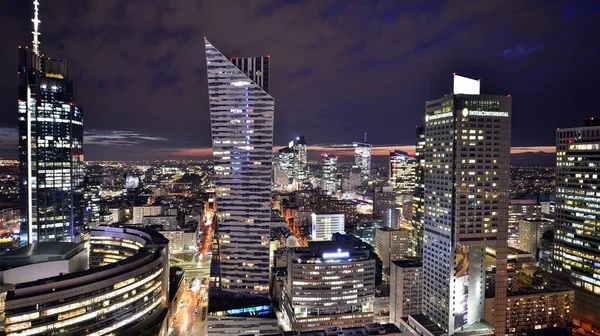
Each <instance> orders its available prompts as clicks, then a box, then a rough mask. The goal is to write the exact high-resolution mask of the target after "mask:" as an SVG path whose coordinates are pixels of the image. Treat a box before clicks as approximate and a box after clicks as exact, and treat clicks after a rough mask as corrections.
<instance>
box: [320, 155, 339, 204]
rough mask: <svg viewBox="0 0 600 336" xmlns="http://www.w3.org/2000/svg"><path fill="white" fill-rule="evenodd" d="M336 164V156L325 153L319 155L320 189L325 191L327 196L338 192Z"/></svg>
mask: <svg viewBox="0 0 600 336" xmlns="http://www.w3.org/2000/svg"><path fill="white" fill-rule="evenodd" d="M337 162H338V158H337V156H333V155H329V154H327V153H323V154H321V170H322V177H321V189H323V190H324V191H326V192H327V194H328V195H332V194H334V193H336V192H337V190H338V187H337V184H338V181H337V176H336V174H337Z"/></svg>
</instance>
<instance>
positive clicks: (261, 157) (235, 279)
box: [204, 40, 275, 295]
mask: <svg viewBox="0 0 600 336" xmlns="http://www.w3.org/2000/svg"><path fill="white" fill-rule="evenodd" d="M204 46H205V50H206V67H207V77H208V96H209V103H210V104H209V106H210V121H211V133H212V143H213V158H214V167H215V168H214V169H215V177H214V180H215V194H216V219H217V229H216V237H217V246H218V256H217V258H216V263H217V265H218V267H215V268H213V271H214V272H215V273H216V274H213V275H215V276H216V277H218V280H217V283H218V284H219V285H220V287H221V288H222V289H224V290H230V291H234V292H245V293H255V294H261V295H263V294H264V295H266V294H267V293H268V290H269V224H270V221H271V184H270V181H271V157H272V150H273V113H274V106H275V100H274V99H273V97H272V96H271V95H269V93H268V92H267V89H268V88H263V87H261V86H260V85H259V84H257V83H256V82H254V81H253V80H252V79H251V78H250V77H248V76H247V75H246V73H248V71H250V72H251V73H254V72H257V71H260V72H261V78H263V83H268V80H266V79H267V78H268V72H269V67H268V64H269V63H268V60H266V61H261V62H256V61H255V62H253V63H244V64H245V67H246V68H244V71H242V70H240V69H239V68H238V67H236V65H235V64H234V63H232V62H231V61H230V60H228V59H227V57H225V56H223V54H222V53H221V52H220V51H219V50H217V48H215V47H214V46H213V45H212V44H211V43H210V42H209V41H208V40H205V41H204ZM253 64H261V68H260V69H258V68H257V69H255V70H256V71H255V70H248V68H247V67H251V66H254V65H253ZM265 64H266V66H264V65H265Z"/></svg>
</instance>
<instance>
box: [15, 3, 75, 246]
mask: <svg viewBox="0 0 600 336" xmlns="http://www.w3.org/2000/svg"><path fill="white" fill-rule="evenodd" d="M38 5H39V3H38V1H37V0H36V1H34V10H35V16H34V19H33V20H32V21H33V23H34V31H33V37H34V39H33V48H32V49H29V48H28V47H24V48H21V47H19V68H18V74H19V87H18V118H19V161H20V192H19V195H20V202H21V205H20V211H21V215H22V218H23V222H22V224H21V232H20V238H21V244H22V245H25V244H29V243H33V242H44V241H65V242H76V241H79V239H80V238H81V234H82V230H83V204H84V202H83V178H84V175H85V174H84V168H83V116H82V110H81V108H80V107H79V106H77V105H76V104H75V95H74V86H73V82H72V81H71V80H70V79H69V73H68V71H67V62H66V61H65V60H60V59H54V58H49V57H46V56H44V55H40V53H39V49H38V47H39V41H38V37H39V35H40V33H39V30H38V28H39V24H40V20H39V18H38Z"/></svg>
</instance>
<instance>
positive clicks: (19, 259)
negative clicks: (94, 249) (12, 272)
mask: <svg viewBox="0 0 600 336" xmlns="http://www.w3.org/2000/svg"><path fill="white" fill-rule="evenodd" d="M83 249H84V246H83V243H69V242H37V243H32V244H29V245H25V246H23V247H20V248H18V249H16V250H12V251H7V252H6V253H4V254H2V255H0V268H2V269H4V268H10V267H18V266H24V265H29V264H36V263H41V262H46V261H57V260H68V259H69V258H71V257H72V256H74V255H75V254H77V253H79V252H80V251H82V250H83Z"/></svg>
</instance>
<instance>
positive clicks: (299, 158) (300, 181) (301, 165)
mask: <svg viewBox="0 0 600 336" xmlns="http://www.w3.org/2000/svg"><path fill="white" fill-rule="evenodd" d="M289 146H290V148H292V149H293V150H294V189H295V190H299V189H304V187H305V186H306V183H308V157H307V153H306V140H304V136H299V137H296V139H294V140H292V141H290V144H289Z"/></svg>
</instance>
